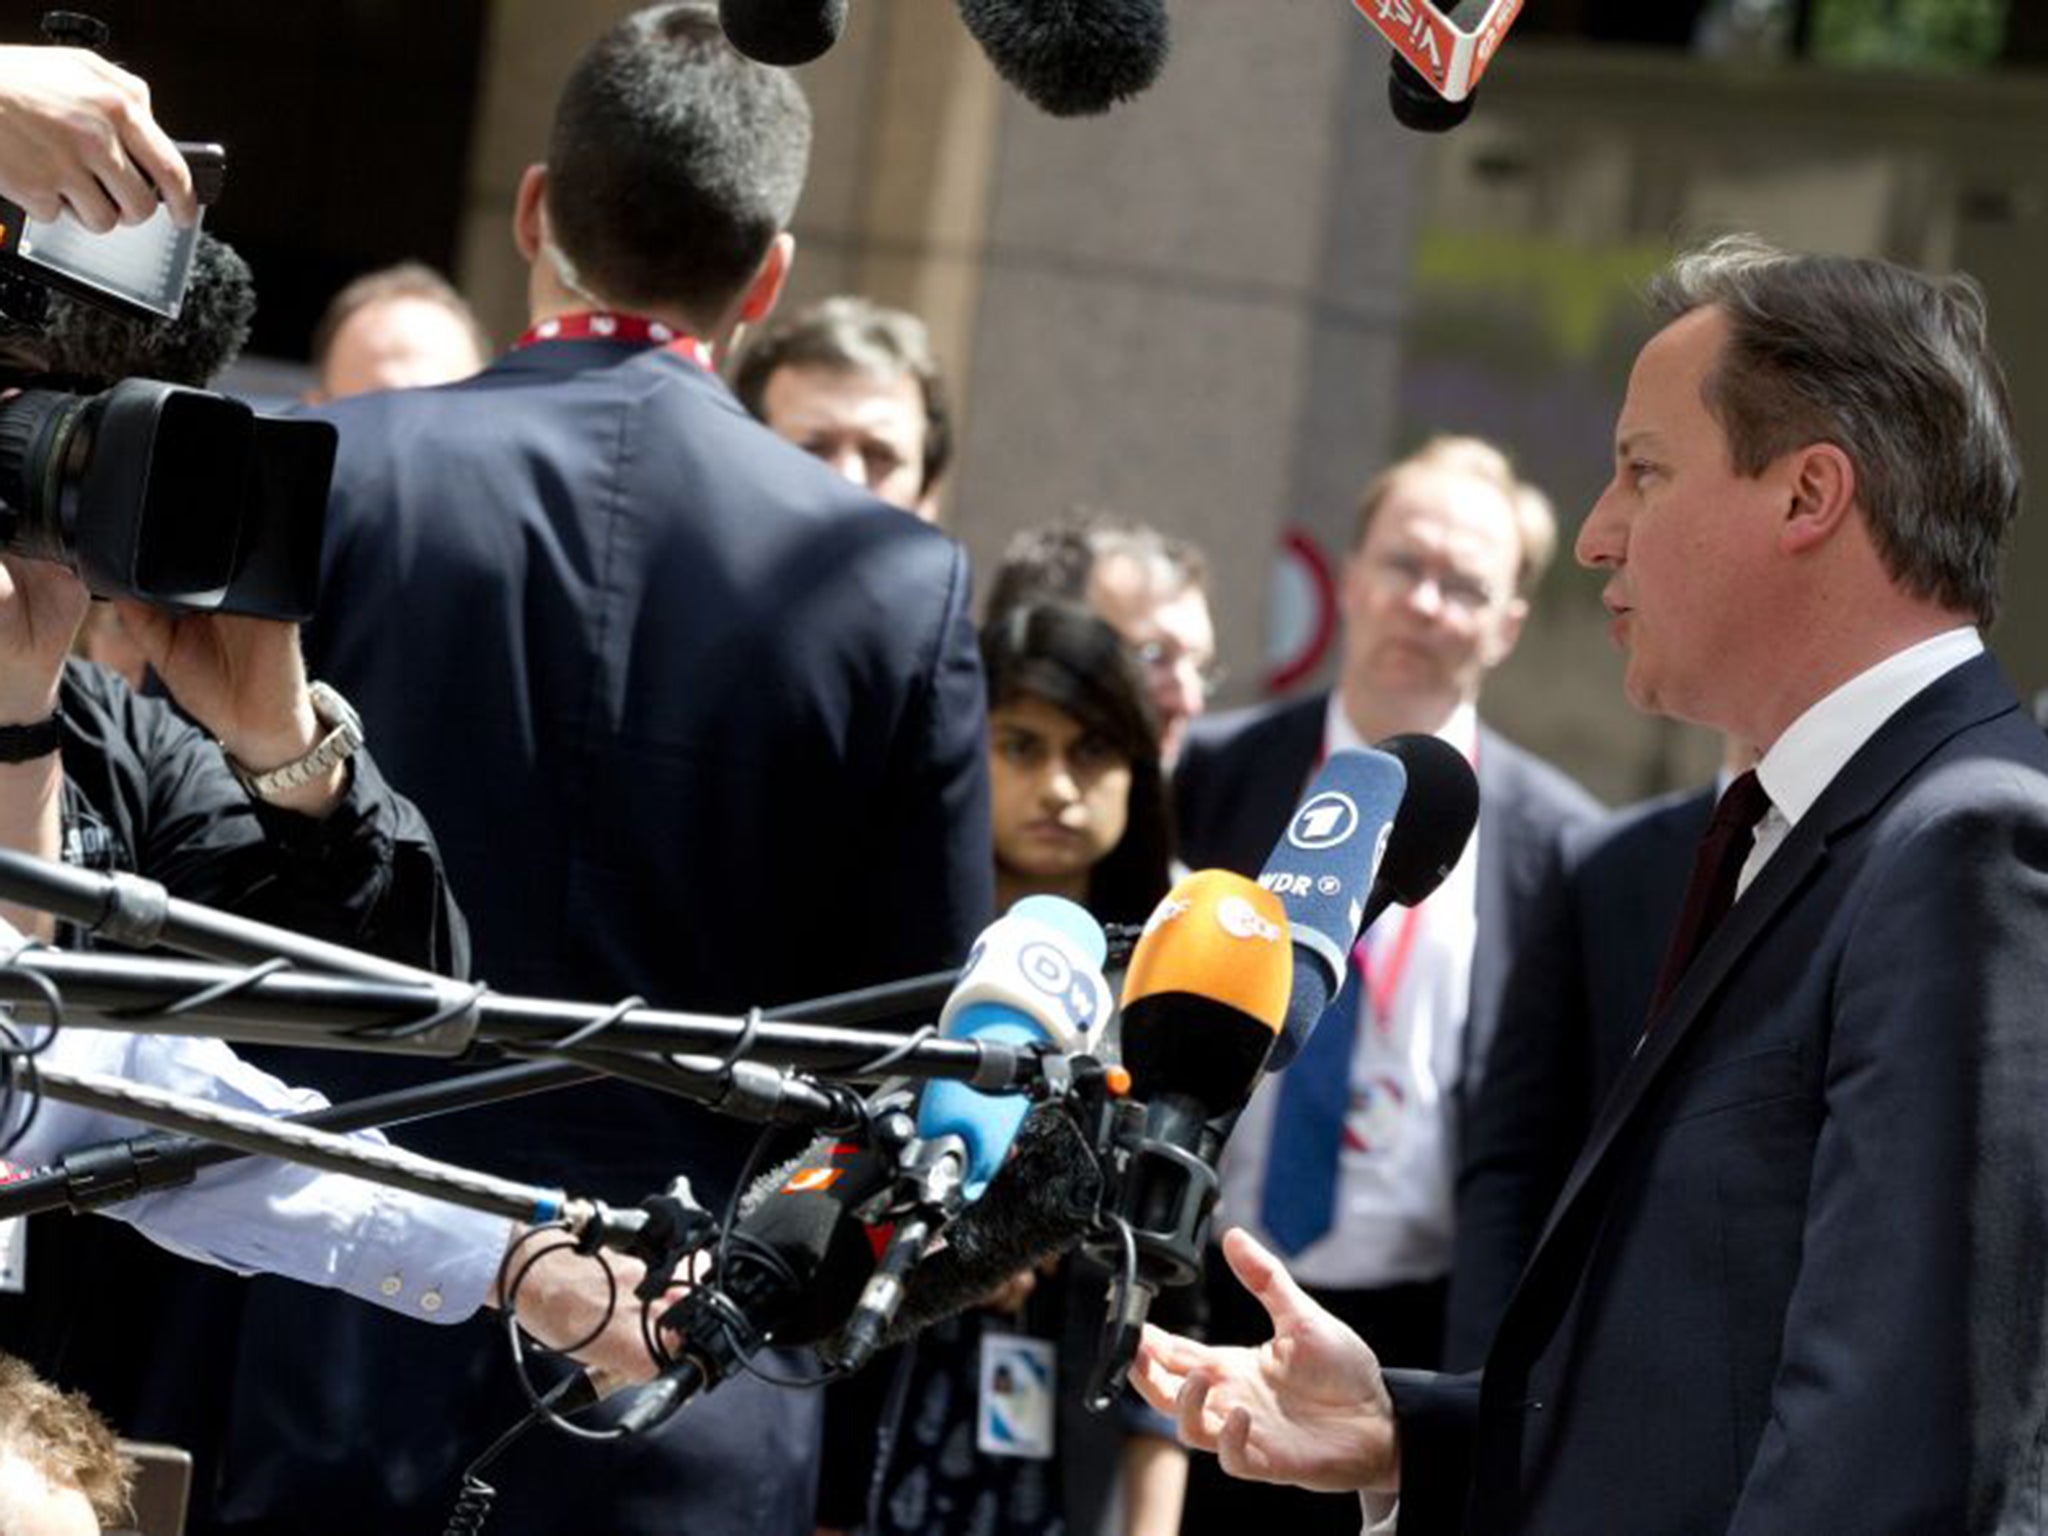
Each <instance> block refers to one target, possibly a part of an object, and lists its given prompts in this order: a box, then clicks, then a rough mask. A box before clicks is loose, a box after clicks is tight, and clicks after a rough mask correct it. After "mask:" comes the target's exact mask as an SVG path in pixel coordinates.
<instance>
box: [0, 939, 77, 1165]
mask: <svg viewBox="0 0 2048 1536" xmlns="http://www.w3.org/2000/svg"><path fill="white" fill-rule="evenodd" d="M48 947H49V946H48V945H46V944H43V943H41V942H40V941H33V940H32V941H31V942H29V943H26V944H23V945H22V946H21V947H20V948H19V949H17V950H15V951H14V953H13V954H11V955H9V956H8V957H7V965H8V967H9V968H10V969H13V970H17V971H19V973H20V974H21V975H23V976H26V977H28V978H29V980H30V981H32V982H33V983H34V984H35V987H36V989H37V990H38V991H39V992H41V993H42V994H43V999H44V1001H45V1003H46V1004H47V1006H48V1007H49V1010H50V1023H49V1027H48V1029H47V1030H46V1031H45V1032H44V1034H43V1038H42V1039H41V1040H39V1041H37V1042H36V1043H35V1044H34V1045H30V1044H29V1043H28V1041H27V1040H26V1039H24V1038H23V1037H22V1034H21V1032H20V1031H19V1030H17V1029H16V1028H15V1026H14V1018H13V1015H12V1013H11V1012H4V1011H0V1158H5V1157H6V1156H7V1154H8V1153H9V1152H12V1151H13V1150H14V1149H15V1148H16V1147H17V1146H19V1145H20V1144H21V1143H22V1141H23V1140H25V1139H26V1138H27V1136H28V1133H29V1131H30V1130H31V1129H32V1128H33V1127H34V1126H35V1123H36V1116H37V1115H38V1114H40V1113H41V1112H42V1108H43V1083H42V1076H41V1074H40V1073H39V1072H38V1071H37V1070H36V1058H37V1057H38V1056H40V1055H42V1054H43V1052H45V1051H47V1050H48V1049H49V1048H50V1047H51V1045H52V1044H54V1043H55V1041H56V1039H57V1032H58V1030H60V1029H62V1028H63V1027H64V994H63V993H62V992H60V991H58V989H57V984H56V983H55V982H54V981H52V980H50V978H49V977H47V976H45V975H42V974H41V973H40V972H37V971H31V970H22V969H21V968H20V967H18V966H16V965H15V961H16V960H18V959H20V957H21V956H23V955H25V954H27V953H28V952H29V951H30V950H32V949H47V948H48ZM23 1106H25V1107H23ZM17 1110H18V1111H19V1113H20V1116H21V1118H20V1121H19V1122H18V1123H17V1121H16V1120H15V1115H16V1113H17Z"/></svg>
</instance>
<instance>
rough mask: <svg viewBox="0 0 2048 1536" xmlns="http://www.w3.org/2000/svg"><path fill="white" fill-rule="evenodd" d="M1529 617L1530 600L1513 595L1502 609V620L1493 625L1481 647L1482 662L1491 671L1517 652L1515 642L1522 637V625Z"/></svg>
mask: <svg viewBox="0 0 2048 1536" xmlns="http://www.w3.org/2000/svg"><path fill="white" fill-rule="evenodd" d="M1528 617H1529V600H1528V599H1527V598H1523V597H1511V598H1509V599H1508V602H1507V606H1506V607H1505V608H1504V609H1502V610H1501V615H1500V622H1499V623H1498V624H1496V625H1495V626H1493V628H1492V629H1491V631H1490V632H1489V633H1488V634H1487V636H1486V638H1485V640H1484V642H1483V644H1482V645H1481V647H1480V652H1479V659H1480V662H1481V663H1482V664H1483V665H1484V666H1485V667H1486V669H1487V670H1488V671H1489V672H1490V671H1492V670H1493V669H1494V668H1495V667H1497V666H1499V665H1500V664H1501V663H1502V662H1504V661H1506V660H1507V659H1508V657H1510V656H1512V655H1513V654H1514V653H1515V644H1516V642H1517V641H1519V640H1520V639H1521V638H1522V625H1523V624H1524V623H1525V622H1526V621H1527V619H1528Z"/></svg>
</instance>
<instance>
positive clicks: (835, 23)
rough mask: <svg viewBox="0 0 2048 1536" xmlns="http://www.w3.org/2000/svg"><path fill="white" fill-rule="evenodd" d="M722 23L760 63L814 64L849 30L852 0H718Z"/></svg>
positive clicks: (740, 48)
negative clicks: (848, 6) (848, 8)
mask: <svg viewBox="0 0 2048 1536" xmlns="http://www.w3.org/2000/svg"><path fill="white" fill-rule="evenodd" d="M718 24H719V26H720V27H721V28H723V29H724V31H725V40H726V41H727V42H728V43H731V44H732V45H733V47H734V49H736V50H737V51H738V52H740V53H743V54H745V55H746V56H747V57H748V58H750V59H752V60H753V61H754V62H755V63H756V64H779V65H782V66H784V67H788V66H790V65H793V64H808V63H810V62H811V61H812V60H813V59H819V58H823V57H824V56H825V54H826V53H827V52H828V51H829V50H830V49H831V47H832V45H833V44H834V43H836V42H838V41H839V34H840V33H841V32H843V31H845V30H846V0H718Z"/></svg>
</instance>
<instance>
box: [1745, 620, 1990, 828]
mask: <svg viewBox="0 0 2048 1536" xmlns="http://www.w3.org/2000/svg"><path fill="white" fill-rule="evenodd" d="M1983 653H1984V642H1983V640H1982V639H1981V638H1980V637H1979V636H1978V634H1977V631H1976V630H1975V629H1974V628H1972V627H1970V626H1969V625H1963V626H1961V627H1959V628H1956V629H1951V630H1947V631H1945V632H1943V633H1942V634H1939V635H1936V636H1934V638H1933V639H1931V640H1922V641H1921V642H1920V643H1919V644H1917V645H1912V646H1908V647H1907V648H1906V649H1905V650H1903V651H1899V652H1897V653H1896V654H1894V655H1891V656H1887V657H1886V658H1885V659H1884V660H1883V661H1880V662H1879V663H1878V664H1877V665H1876V666H1874V667H1870V668H1867V669H1866V670H1864V671H1862V672H1859V673H1857V674H1856V676H1854V677H1852V678H1850V679H1849V681H1848V682H1846V683H1844V684H1842V686H1841V687H1839V688H1837V689H1835V691H1834V692H1832V693H1830V694H1829V695H1828V696H1827V697H1826V698H1824V699H1822V700H1820V701H1819V702H1818V703H1816V704H1814V705H1812V706H1811V707H1809V708H1808V709H1807V711H1806V713H1805V714H1803V715H1801V716H1800V717H1799V718H1798V719H1797V720H1794V721H1793V722H1792V724H1791V725H1790V726H1788V727H1787V728H1786V729H1785V732H1784V734H1783V735H1781V736H1780V737H1779V738H1778V739H1777V741H1775V742H1774V743H1772V745H1771V750H1770V751H1768V752H1766V753H1765V754H1764V755H1763V760H1762V761H1761V762H1759V763H1758V764H1757V765H1756V775H1757V777H1758V778H1759V779H1761V780H1762V781H1763V786H1764V792H1765V793H1766V794H1768V795H1769V796H1770V797H1771V807H1772V809H1774V810H1775V811H1776V812H1777V813H1778V814H1779V815H1780V816H1782V817H1784V818H1785V821H1786V823H1787V824H1788V825H1796V824H1797V823H1798V821H1799V818H1800V817H1802V816H1804V815H1805V814H1806V813H1807V812H1808V811H1810V810H1812V809H1813V803H1814V801H1816V800H1818V799H1819V798H1820V796H1821V791H1823V790H1825V789H1826V788H1827V787H1828V785H1829V784H1830V783H1832V782H1833V780H1834V777H1835V775H1836V774H1838V773H1840V772H1841V771H1842V769H1843V768H1844V767H1845V766H1847V764H1848V762H1849V759H1850V758H1852V757H1854V756H1855V755H1856V754H1857V752H1858V751H1859V750H1861V748H1862V746H1863V744H1864V743H1865V742H1866V741H1868V740H1870V738H1871V737H1872V736H1875V735H1876V734H1877V731H1878V728H1879V727H1880V726H1882V725H1883V724H1884V723H1885V721H1887V720H1889V719H1891V717H1892V716H1893V715H1894V714H1896V713H1898V711H1899V709H1900V708H1901V707H1902V706H1903V705H1904V704H1905V703H1906V701H1907V700H1908V699H1910V698H1912V697H1913V696H1914V695H1915V694H1917V693H1919V692H1920V691H1921V690H1922V689H1923V688H1925V687H1927V685H1928V684H1930V683H1932V682H1933V681H1934V680H1935V679H1936V678H1938V677H1942V676H1945V675H1946V674H1948V673H1949V672H1952V671H1954V670H1955V669H1956V668H1957V667H1959V666H1961V665H1962V664H1963V663H1964V662H1966V661H1969V660H1971V659H1972V658H1973V657H1976V656H1981V655H1982V654H1983Z"/></svg>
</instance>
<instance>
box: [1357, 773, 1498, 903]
mask: <svg viewBox="0 0 2048 1536" xmlns="http://www.w3.org/2000/svg"><path fill="white" fill-rule="evenodd" d="M1379 750H1380V751H1382V752H1385V753H1387V754H1388V755H1389V756H1391V757H1396V758H1399V759H1400V761H1401V766H1402V768H1403V769H1405V770H1406V771H1407V774H1408V793H1407V795H1406V796H1405V797H1404V798H1403V799H1402V802H1401V813H1400V815H1398V816H1396V817H1395V818H1394V831H1393V835H1392V836H1391V837H1389V838H1388V839H1387V851H1386V855H1385V856H1384V857H1383V858H1382V859H1381V860H1380V868H1379V873H1378V874H1377V875H1375V876H1374V877H1373V882H1372V889H1371V890H1370V891H1369V892H1368V893H1367V894H1366V898H1365V921H1364V922H1362V923H1360V924H1359V931H1360V932H1363V931H1364V930H1365V929H1367V928H1370V927H1371V926H1372V924H1373V919H1375V918H1377V917H1378V916H1379V915H1380V914H1381V913H1382V912H1384V911H1386V909H1387V908H1388V907H1389V906H1391V905H1394V904H1396V903H1398V904H1399V905H1401V906H1404V907H1412V906H1414V905H1415V904H1416V903H1417V902H1419V901H1422V900H1424V899H1426V898H1427V897H1428V896H1429V894H1430V892H1432V891H1434V890H1435V889H1436V888H1437V887H1438V886H1440V885H1442V884H1443V883H1444V881H1445V880H1446V879H1448V878H1449V877H1450V873H1451V871H1452V870H1453V869H1455V868H1457V867H1458V860H1460V859H1462V858H1463V857H1464V856H1465V845H1466V844H1467V843H1469V842H1470V841H1471V840H1472V829H1473V828H1474V827H1475V826H1477V825H1478V824H1479V779H1478V777H1477V775H1475V774H1474V773H1473V772H1472V765H1471V764H1470V763H1469V762H1467V761H1466V760H1465V754H1464V753H1462V752H1460V751H1459V750H1458V749H1457V748H1456V747H1454V746H1452V745H1451V744H1450V743H1449V742H1448V741H1445V740H1444V739H1443V738H1442V737H1440V736H1389V737H1388V738H1387V739H1386V740H1385V741H1383V742H1381V743H1380V744H1379Z"/></svg>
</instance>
